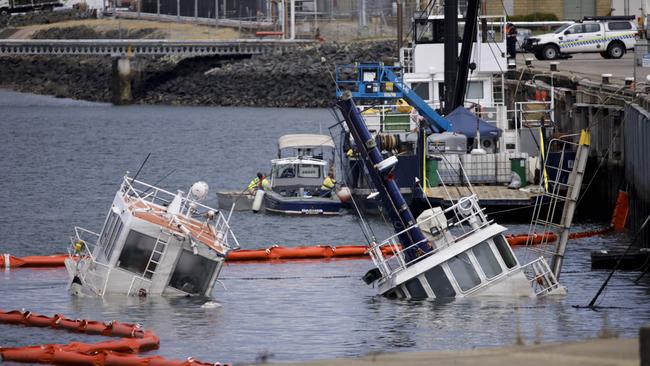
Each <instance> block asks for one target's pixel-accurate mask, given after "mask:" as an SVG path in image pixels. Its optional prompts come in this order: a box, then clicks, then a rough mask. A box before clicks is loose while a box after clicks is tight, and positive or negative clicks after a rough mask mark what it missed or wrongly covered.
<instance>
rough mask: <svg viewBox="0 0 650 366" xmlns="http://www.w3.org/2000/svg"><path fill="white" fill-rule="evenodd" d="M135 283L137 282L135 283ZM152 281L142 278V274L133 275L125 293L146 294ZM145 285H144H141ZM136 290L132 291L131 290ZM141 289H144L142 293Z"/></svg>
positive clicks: (128, 294) (131, 294)
mask: <svg viewBox="0 0 650 366" xmlns="http://www.w3.org/2000/svg"><path fill="white" fill-rule="evenodd" d="M136 283H137V284H136ZM151 283H152V281H151V280H150V279H147V278H144V277H142V276H136V275H134V276H133V277H131V284H130V285H129V291H128V292H127V293H126V294H127V296H133V295H137V296H146V295H147V292H149V290H150V288H151ZM143 285H145V286H146V287H143ZM134 290H135V291H137V292H133V291H134ZM141 290H144V291H145V292H144V293H141Z"/></svg>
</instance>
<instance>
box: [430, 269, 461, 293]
mask: <svg viewBox="0 0 650 366" xmlns="http://www.w3.org/2000/svg"><path fill="white" fill-rule="evenodd" d="M424 277H425V278H426V279H427V282H429V287H431V290H433V294H434V295H436V298H445V297H455V296H456V290H454V287H453V286H452V285H451V282H449V278H447V275H446V274H445V270H444V269H442V267H440V266H435V267H433V268H431V269H430V270H428V271H426V272H424Z"/></svg>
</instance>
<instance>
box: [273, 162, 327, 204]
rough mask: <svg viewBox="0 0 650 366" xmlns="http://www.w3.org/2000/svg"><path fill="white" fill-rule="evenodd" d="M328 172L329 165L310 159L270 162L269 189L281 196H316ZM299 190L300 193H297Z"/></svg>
mask: <svg viewBox="0 0 650 366" xmlns="http://www.w3.org/2000/svg"><path fill="white" fill-rule="evenodd" d="M328 171H329V163H328V162H327V161H324V160H321V159H314V158H311V157H290V158H281V159H273V160H271V187H272V189H273V191H275V192H277V193H280V194H281V195H282V196H302V194H304V193H307V192H308V193H310V194H316V189H318V188H319V187H320V186H321V185H322V184H323V179H325V177H326V176H327V173H328ZM300 190H301V192H302V193H301V192H299V191H300Z"/></svg>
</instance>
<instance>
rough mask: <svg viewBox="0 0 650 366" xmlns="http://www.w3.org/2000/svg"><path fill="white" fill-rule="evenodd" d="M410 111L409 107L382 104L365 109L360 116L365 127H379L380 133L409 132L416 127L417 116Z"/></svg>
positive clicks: (411, 109)
mask: <svg viewBox="0 0 650 366" xmlns="http://www.w3.org/2000/svg"><path fill="white" fill-rule="evenodd" d="M412 111H413V107H411V106H409V105H400V104H383V105H381V106H373V107H371V108H367V109H365V110H363V111H362V112H361V115H362V116H363V117H364V120H365V122H366V125H368V126H372V125H375V126H377V127H379V131H380V132H381V133H395V132H410V131H411V130H413V129H414V128H415V127H416V126H417V121H416V119H417V115H416V114H414V113H412ZM373 117H374V118H375V119H376V121H373Z"/></svg>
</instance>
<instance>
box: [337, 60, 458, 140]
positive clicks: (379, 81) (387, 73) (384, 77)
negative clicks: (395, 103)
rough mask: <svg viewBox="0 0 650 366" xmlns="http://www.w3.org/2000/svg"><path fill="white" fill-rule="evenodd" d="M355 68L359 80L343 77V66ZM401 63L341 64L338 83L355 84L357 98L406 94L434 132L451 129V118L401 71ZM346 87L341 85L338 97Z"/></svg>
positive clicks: (404, 97)
mask: <svg viewBox="0 0 650 366" xmlns="http://www.w3.org/2000/svg"><path fill="white" fill-rule="evenodd" d="M351 67H353V68H354V71H355V74H356V75H357V78H356V79H355V80H341V78H340V75H341V74H342V73H343V72H342V71H343V70H349V69H350V68H351ZM398 69H399V67H395V66H384V64H382V63H367V64H355V65H339V66H337V70H336V83H337V84H338V85H339V86H344V85H346V84H354V85H355V86H356V91H353V92H352V97H353V98H355V99H379V100H382V99H399V98H403V99H404V100H406V101H407V102H408V104H409V105H411V106H412V107H413V108H415V109H416V110H417V111H418V113H420V115H421V116H422V117H424V119H425V120H426V122H427V123H428V125H429V127H431V129H432V130H433V131H434V132H445V131H450V130H451V122H449V121H448V120H447V119H445V118H444V117H442V116H441V115H440V114H438V113H437V112H436V111H435V110H434V109H433V108H431V106H430V105H429V104H428V103H427V102H426V101H425V100H424V99H422V98H420V96H419V95H417V93H416V92H415V91H414V90H413V89H411V88H410V87H409V86H408V85H406V84H404V82H403V81H402V78H401V77H399V76H398V75H397V73H396V72H395V71H397V70H398ZM342 94H343V91H342V90H341V89H340V88H338V89H337V92H336V96H337V97H341V96H342Z"/></svg>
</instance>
